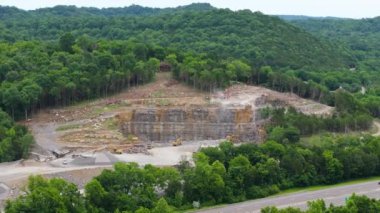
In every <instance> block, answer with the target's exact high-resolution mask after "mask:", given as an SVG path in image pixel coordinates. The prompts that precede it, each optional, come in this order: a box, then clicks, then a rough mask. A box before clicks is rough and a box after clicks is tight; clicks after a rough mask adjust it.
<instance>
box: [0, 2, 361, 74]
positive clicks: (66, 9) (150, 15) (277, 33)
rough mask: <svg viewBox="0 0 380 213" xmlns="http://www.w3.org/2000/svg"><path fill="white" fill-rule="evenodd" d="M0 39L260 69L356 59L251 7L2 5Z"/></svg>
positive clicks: (337, 64)
mask: <svg viewBox="0 0 380 213" xmlns="http://www.w3.org/2000/svg"><path fill="white" fill-rule="evenodd" d="M0 14H1V15H0V17H1V21H0V39H3V40H7V41H10V42H12V41H15V40H34V39H37V40H57V39H58V38H59V37H60V36H61V35H63V34H64V33H66V32H72V33H73V35H74V36H76V37H78V36H81V35H84V34H87V35H89V36H91V37H94V38H98V39H112V40H117V39H122V40H125V39H137V40H139V41H144V42H149V43H155V44H159V45H161V46H164V47H168V48H169V49H170V48H175V49H179V50H182V51H183V52H188V51H190V52H195V53H199V54H201V53H205V54H207V55H208V56H210V57H212V58H213V59H219V60H223V59H227V58H230V57H233V58H240V59H243V60H245V61H246V62H247V63H249V64H251V65H253V66H255V67H260V66H263V65H270V66H273V67H277V68H284V69H301V68H302V69H313V70H322V69H342V68H348V65H349V64H352V63H355V61H354V60H353V59H352V57H350V55H349V53H347V52H345V51H344V49H341V48H340V47H339V46H336V45H334V44H333V43H331V42H328V41H324V40H321V39H318V38H317V37H316V36H313V35H311V34H310V33H308V32H306V31H304V30H302V29H300V28H298V27H295V26H293V25H291V24H289V23H286V22H285V21H283V20H281V19H280V18H277V17H272V16H267V15H264V14H262V13H259V12H256V13H252V12H251V11H249V10H243V11H238V12H233V11H230V10H226V9H216V8H214V7H212V6H211V5H210V4H191V5H188V6H182V7H177V8H166V9H157V8H146V7H141V6H137V5H133V6H130V7H125V8H107V9H97V8H77V7H75V6H57V7H53V8H44V9H38V10H33V11H24V10H19V9H16V8H11V7H0Z"/></svg>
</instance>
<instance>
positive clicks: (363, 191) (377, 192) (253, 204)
mask: <svg viewBox="0 0 380 213" xmlns="http://www.w3.org/2000/svg"><path fill="white" fill-rule="evenodd" d="M352 193H355V194H357V195H366V196H368V197H371V198H377V199H380V185H379V184H378V181H370V182H366V183H360V184H354V185H348V186H339V187H334V188H329V189H323V190H318V191H311V192H298V193H292V194H287V195H280V196H276V197H269V198H263V199H257V200H252V201H245V202H242V203H236V204H231V205H227V206H222V207H217V208H213V209H206V210H200V211H198V212H202V213H230V212H239V213H256V212H260V210H261V209H262V208H264V207H267V206H277V207H278V208H286V207H289V206H292V207H297V208H301V209H306V208H307V202H308V201H311V200H317V199H323V200H325V202H326V204H327V205H329V204H330V203H332V204H334V205H342V204H344V202H345V199H346V197H349V196H350V195H351V194H352Z"/></svg>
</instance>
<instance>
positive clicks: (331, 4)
mask: <svg viewBox="0 0 380 213" xmlns="http://www.w3.org/2000/svg"><path fill="white" fill-rule="evenodd" d="M193 2H209V3H211V4H212V5H213V6H215V7H218V8H230V9H232V10H238V9H250V10H252V11H261V12H263V13H266V14H273V15H277V14H281V15H309V16H336V17H350V18H363V17H375V16H380V0H139V1H136V0H0V5H8V6H16V7H18V8H22V9H26V10H31V9H36V8H41V7H52V6H55V5H76V6H86V7H99V8H102V7H124V6H129V5H131V4H138V5H142V6H149V7H176V6H179V5H187V4H191V3H193Z"/></svg>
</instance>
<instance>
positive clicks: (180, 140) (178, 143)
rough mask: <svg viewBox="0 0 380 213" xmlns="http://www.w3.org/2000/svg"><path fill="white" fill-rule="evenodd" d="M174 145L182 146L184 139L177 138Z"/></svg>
mask: <svg viewBox="0 0 380 213" xmlns="http://www.w3.org/2000/svg"><path fill="white" fill-rule="evenodd" d="M172 145H173V146H181V145H182V139H181V138H177V139H176V140H175V141H173V142H172Z"/></svg>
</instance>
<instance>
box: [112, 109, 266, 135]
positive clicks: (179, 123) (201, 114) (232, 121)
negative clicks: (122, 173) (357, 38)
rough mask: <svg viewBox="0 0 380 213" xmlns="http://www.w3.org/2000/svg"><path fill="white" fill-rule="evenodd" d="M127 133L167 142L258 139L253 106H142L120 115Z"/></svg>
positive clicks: (124, 130) (123, 128)
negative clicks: (232, 137)
mask: <svg viewBox="0 0 380 213" xmlns="http://www.w3.org/2000/svg"><path fill="white" fill-rule="evenodd" d="M117 118H118V119H119V123H120V126H121V130H122V132H123V133H124V134H125V135H128V134H133V135H136V136H138V137H139V138H140V139H141V140H145V141H155V142H168V141H172V140H175V139H176V138H181V139H182V140H208V139H223V138H226V137H227V136H235V137H237V138H239V139H240V140H246V141H247V140H257V139H258V129H259V128H258V126H257V124H256V122H255V112H254V111H253V110H252V108H251V107H245V108H223V107H190V108H141V109H132V110H131V111H128V112H125V113H121V114H119V115H118V116H117Z"/></svg>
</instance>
